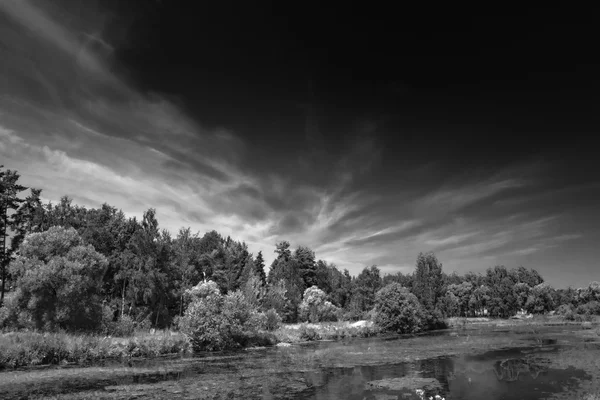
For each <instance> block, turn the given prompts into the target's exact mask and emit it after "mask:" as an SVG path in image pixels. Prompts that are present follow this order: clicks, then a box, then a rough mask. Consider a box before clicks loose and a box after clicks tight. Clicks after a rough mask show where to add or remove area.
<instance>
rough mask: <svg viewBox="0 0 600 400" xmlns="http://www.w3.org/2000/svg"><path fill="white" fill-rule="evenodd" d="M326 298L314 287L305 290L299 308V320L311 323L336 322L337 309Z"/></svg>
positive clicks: (323, 293)
mask: <svg viewBox="0 0 600 400" xmlns="http://www.w3.org/2000/svg"><path fill="white" fill-rule="evenodd" d="M326 297H327V295H326V294H325V292H324V291H322V290H321V289H319V288H318V287H316V286H312V287H309V288H308V289H306V290H305V291H304V298H303V299H302V303H300V307H299V312H300V319H301V320H302V321H309V322H312V323H316V322H325V321H337V319H338V314H339V309H338V308H337V307H336V306H335V305H333V304H332V303H331V302H329V301H327V300H326Z"/></svg>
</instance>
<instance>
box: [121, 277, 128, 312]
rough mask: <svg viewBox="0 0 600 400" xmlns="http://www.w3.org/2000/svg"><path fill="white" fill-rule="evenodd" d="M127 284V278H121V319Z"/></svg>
mask: <svg viewBox="0 0 600 400" xmlns="http://www.w3.org/2000/svg"><path fill="white" fill-rule="evenodd" d="M126 284H127V279H125V280H123V291H122V293H121V319H123V314H124V313H125V285H126Z"/></svg>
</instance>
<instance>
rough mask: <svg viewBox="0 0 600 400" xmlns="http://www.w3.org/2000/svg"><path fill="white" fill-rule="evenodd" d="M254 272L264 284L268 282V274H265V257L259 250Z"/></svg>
mask: <svg viewBox="0 0 600 400" xmlns="http://www.w3.org/2000/svg"><path fill="white" fill-rule="evenodd" d="M254 273H255V275H256V276H258V278H259V279H260V281H261V282H262V284H263V285H265V284H266V283H267V275H266V274H265V259H264V258H263V254H262V251H259V252H258V255H257V256H256V259H255V260H254Z"/></svg>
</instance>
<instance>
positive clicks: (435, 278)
mask: <svg viewBox="0 0 600 400" xmlns="http://www.w3.org/2000/svg"><path fill="white" fill-rule="evenodd" d="M414 275H415V278H414V282H413V293H414V294H415V296H417V299H419V301H420V302H421V304H422V305H423V306H425V308H427V309H429V310H432V309H434V308H435V306H436V304H437V302H438V299H440V298H441V297H442V296H443V295H444V278H443V275H442V264H441V263H440V262H439V261H438V259H437V257H436V256H435V254H433V253H426V254H424V253H419V255H418V257H417V267H416V270H415V273H414Z"/></svg>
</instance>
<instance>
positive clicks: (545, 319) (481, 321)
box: [446, 315, 600, 329]
mask: <svg viewBox="0 0 600 400" xmlns="http://www.w3.org/2000/svg"><path fill="white" fill-rule="evenodd" d="M446 322H447V324H448V327H450V328H454V329H460V328H464V329H468V328H478V327H483V326H485V327H498V328H501V327H519V326H563V325H573V326H588V325H591V326H597V325H600V316H597V315H596V316H591V317H590V320H589V321H570V320H567V319H565V318H564V317H562V316H560V315H534V316H533V317H532V318H523V319H494V318H462V317H453V318H448V319H447V320H446Z"/></svg>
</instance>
